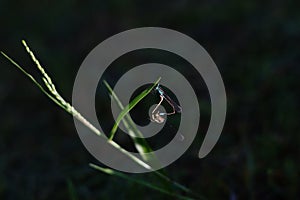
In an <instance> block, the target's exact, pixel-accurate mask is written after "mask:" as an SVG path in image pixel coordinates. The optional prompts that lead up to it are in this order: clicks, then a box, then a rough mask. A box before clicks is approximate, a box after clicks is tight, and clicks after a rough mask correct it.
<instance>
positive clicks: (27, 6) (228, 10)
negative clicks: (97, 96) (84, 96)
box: [0, 0, 300, 199]
mask: <svg viewBox="0 0 300 200" xmlns="http://www.w3.org/2000/svg"><path fill="white" fill-rule="evenodd" d="M299 8H300V2H299V1H290V0H286V1H279V0H275V1H264V2H260V1H256V2H255V1H250V0H245V1H238V0H228V1H218V0H213V1H202V2H200V1H196V0H194V1H189V0H181V1H177V0H175V1H172V3H171V2H165V1H151V2H146V1H144V2H143V1H128V0H123V1H121V0H112V1H71V0H62V1H59V2H54V1H46V0H42V1H17V0H11V1H8V0H1V1H0V24H1V27H0V50H2V51H4V52H6V53H7V54H8V55H10V56H12V57H13V58H15V59H16V60H17V61H18V62H19V63H20V64H22V65H23V66H26V69H27V70H28V71H30V72H31V73H33V74H34V75H35V76H37V77H38V76H39V74H38V72H37V71H36V70H35V68H34V67H33V66H34V65H33V63H32V62H31V61H30V58H29V56H28V55H27V54H26V52H25V51H24V48H23V47H22V46H21V39H26V41H27V42H28V44H29V45H30V46H31V48H32V49H33V50H34V51H35V53H36V55H37V56H38V58H39V59H40V61H41V62H42V64H43V66H44V67H45V68H46V70H47V71H48V72H49V74H50V75H51V77H52V78H53V79H54V81H55V83H56V85H57V87H58V88H59V91H60V92H61V93H62V95H63V96H64V97H65V98H66V99H67V100H68V101H71V95H72V85H73V82H74V80H75V76H76V72H77V70H78V68H79V67H80V64H81V62H82V61H83V59H84V58H85V57H86V55H87V54H88V53H89V52H90V50H92V49H93V48H94V47H95V46H96V45H97V44H98V43H100V42H101V41H103V40H105V39H106V38H108V37H110V36H112V35H114V34H116V33H119V32H121V31H124V30H127V29H131V28H137V27H144V26H158V27H165V28H171V29H174V30H177V31H180V32H182V33H184V34H187V35H189V36H190V37H192V38H193V39H195V40H196V41H198V42H199V43H200V44H201V45H202V46H203V47H204V48H205V49H206V50H207V51H208V52H209V54H210V55H211V57H212V58H213V59H214V61H215V63H216V64H217V66H218V67H219V70H220V72H221V75H222V77H223V80H224V83H225V87H226V92H227V98H228V112H227V119H226V124H225V127H224V130H223V132H222V135H221V138H220V140H219V141H218V143H217V145H216V146H215V148H214V149H213V151H212V152H211V153H210V154H209V155H208V156H207V157H206V158H204V159H201V160H200V159H198V158H197V152H198V150H199V147H200V145H201V142H202V140H203V137H204V134H205V133H206V132H205V131H206V129H207V126H208V123H209V117H210V108H209V106H210V104H209V100H208V94H207V91H206V89H205V87H204V86H203V88H200V89H199V90H200V93H201V95H202V96H203V99H201V98H200V99H199V101H200V102H201V112H202V113H201V123H200V125H201V127H200V130H199V133H198V137H197V138H196V140H195V142H194V143H193V144H192V146H191V147H190V148H189V150H188V151H187V152H186V153H185V154H184V155H183V156H182V157H181V158H180V159H179V160H178V161H176V162H175V163H173V164H172V165H170V166H168V167H167V168H166V169H167V171H168V173H169V176H170V177H171V178H172V179H174V180H176V181H178V182H180V183H181V184H183V185H186V186H188V187H189V188H190V189H192V190H194V191H197V192H198V193H200V194H202V195H203V196H205V197H207V198H208V199H298V198H299V188H300V185H299V178H300V177H299V173H300V172H299V168H300V166H299V149H300V148H299V142H300V132H299V130H300V127H299V119H300V117H299V96H300V95H299V81H298V80H299V75H300V74H299V71H300V68H299V66H298V65H299V64H298V63H299V62H300V48H299V44H300V12H299ZM0 66H1V67H0V77H1V79H0V109H1V115H0V199H71V197H72V196H75V197H74V198H73V199H76V198H77V199H168V197H166V196H164V195H162V194H160V193H158V192H154V191H152V190H150V189H147V188H144V187H142V186H139V185H137V184H133V183H129V182H127V181H125V180H121V179H118V178H116V177H111V176H108V175H105V174H102V173H100V172H97V171H95V170H93V169H91V168H90V167H89V166H88V163H90V162H93V163H97V161H96V160H95V159H94V158H93V157H92V156H91V155H90V154H89V153H88V152H87V150H86V149H85V148H84V146H83V144H82V143H81V142H80V139H79V137H78V136H77V133H76V130H75V128H74V124H73V120H72V117H71V116H69V115H68V114H67V113H65V112H64V111H62V110H61V109H60V108H59V107H58V106H56V105H54V104H53V103H52V102H51V101H50V100H49V99H47V98H46V97H45V95H43V94H42V93H41V92H40V91H39V90H38V89H37V88H36V87H35V86H34V85H33V84H32V83H31V82H30V81H29V80H28V79H27V78H26V77H25V76H24V75H23V74H21V73H20V72H19V71H18V70H16V68H14V67H13V66H12V65H11V64H10V63H9V62H8V61H7V60H5V59H4V58H3V57H1V58H0ZM191 75H192V74H191ZM100 106H101V105H100ZM107 123H111V124H113V122H107ZM108 127H109V126H108ZM135 177H138V178H143V179H144V180H149V181H153V178H151V174H144V175H135ZM70 188H73V189H70ZM72 191H73V192H74V194H71V193H72Z"/></svg>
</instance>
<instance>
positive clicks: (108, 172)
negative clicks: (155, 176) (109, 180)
mask: <svg viewBox="0 0 300 200" xmlns="http://www.w3.org/2000/svg"><path fill="white" fill-rule="evenodd" d="M90 166H91V167H92V168H94V169H96V170H99V171H101V172H104V173H106V174H109V175H112V176H117V177H120V178H123V179H126V180H128V181H131V182H135V183H138V184H140V185H143V186H145V187H148V188H151V189H153V190H156V191H159V192H161V193H163V194H166V195H169V196H173V197H176V199H183V200H193V198H190V197H186V196H182V195H179V194H176V193H173V192H170V191H168V190H165V189H164V188H162V187H159V186H157V185H154V184H152V183H149V182H146V181H143V180H141V179H137V178H133V177H131V176H129V175H127V174H125V173H121V172H118V171H115V170H113V169H109V168H103V167H100V166H98V165H95V164H91V163H90Z"/></svg>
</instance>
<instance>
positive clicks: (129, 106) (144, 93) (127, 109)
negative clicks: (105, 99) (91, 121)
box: [109, 78, 160, 140]
mask: <svg viewBox="0 0 300 200" xmlns="http://www.w3.org/2000/svg"><path fill="white" fill-rule="evenodd" d="M159 81H160V78H159V79H158V80H157V81H156V82H155V83H154V84H153V85H152V86H151V87H149V88H147V89H146V90H144V91H143V92H142V93H140V94H139V95H138V96H137V97H135V98H134V99H133V100H132V101H131V102H130V103H129V104H128V105H127V106H126V107H125V108H124V109H123V110H122V112H121V113H120V114H119V116H118V118H117V119H116V122H115V124H114V126H113V128H112V130H111V132H110V137H109V140H112V139H113V137H114V135H115V133H116V131H117V129H118V127H119V124H120V122H121V120H122V119H123V118H124V116H125V115H126V114H127V113H128V112H129V111H130V110H131V109H132V108H133V107H134V106H135V105H136V104H138V103H139V102H140V101H141V100H142V99H143V98H144V97H146V96H147V95H148V94H149V93H150V92H151V91H152V90H153V88H154V87H155V86H156V85H157V84H158V82H159Z"/></svg>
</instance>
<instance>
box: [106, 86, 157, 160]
mask: <svg viewBox="0 0 300 200" xmlns="http://www.w3.org/2000/svg"><path fill="white" fill-rule="evenodd" d="M103 82H104V84H105V86H106V88H107V89H108V91H109V93H110V94H111V97H112V100H114V101H115V102H116V103H117V105H118V107H119V108H120V110H124V106H123V104H122V102H121V101H120V99H119V98H118V96H117V95H116V93H115V92H114V91H113V89H112V88H111V87H110V85H109V84H108V83H107V82H106V81H103ZM122 122H123V124H124V126H125V128H126V129H127V131H128V133H129V135H134V136H135V137H132V139H133V142H134V145H135V147H136V149H137V150H138V152H140V153H142V154H141V155H142V156H143V153H149V152H152V151H153V150H152V149H151V147H150V146H149V144H148V143H147V141H146V140H145V139H144V136H143V134H142V133H141V132H140V130H139V129H138V128H137V127H136V125H135V123H134V122H133V120H132V119H131V117H130V115H125V117H124V118H123V119H122Z"/></svg>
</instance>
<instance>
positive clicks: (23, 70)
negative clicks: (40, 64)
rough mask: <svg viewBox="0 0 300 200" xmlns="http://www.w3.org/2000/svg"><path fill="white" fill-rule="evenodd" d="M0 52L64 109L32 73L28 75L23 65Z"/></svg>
mask: <svg viewBox="0 0 300 200" xmlns="http://www.w3.org/2000/svg"><path fill="white" fill-rule="evenodd" d="M1 54H2V55H3V56H4V57H5V58H6V59H7V60H8V61H9V62H10V63H12V64H13V65H14V66H15V67H17V68H18V69H19V70H20V71H21V72H22V73H23V74H24V75H25V76H27V77H28V78H29V79H30V80H31V81H32V82H33V83H34V84H35V85H36V86H37V87H38V88H39V89H40V90H41V91H42V92H43V93H44V94H45V95H46V96H48V97H49V98H50V99H51V100H52V101H54V103H55V104H57V105H58V106H60V107H61V108H62V109H64V110H66V108H65V107H64V106H63V105H62V104H61V103H60V102H59V101H58V100H56V99H55V98H54V97H53V96H52V95H51V94H50V93H48V92H47V91H46V90H45V89H44V87H43V86H42V85H41V84H39V82H37V80H36V79H35V78H33V76H32V75H30V74H29V73H28V72H27V71H26V70H25V69H24V68H23V67H21V66H20V65H19V64H18V63H17V62H15V61H14V60H13V59H12V58H10V57H9V56H8V55H6V54H5V53H4V52H2V51H1Z"/></svg>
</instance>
